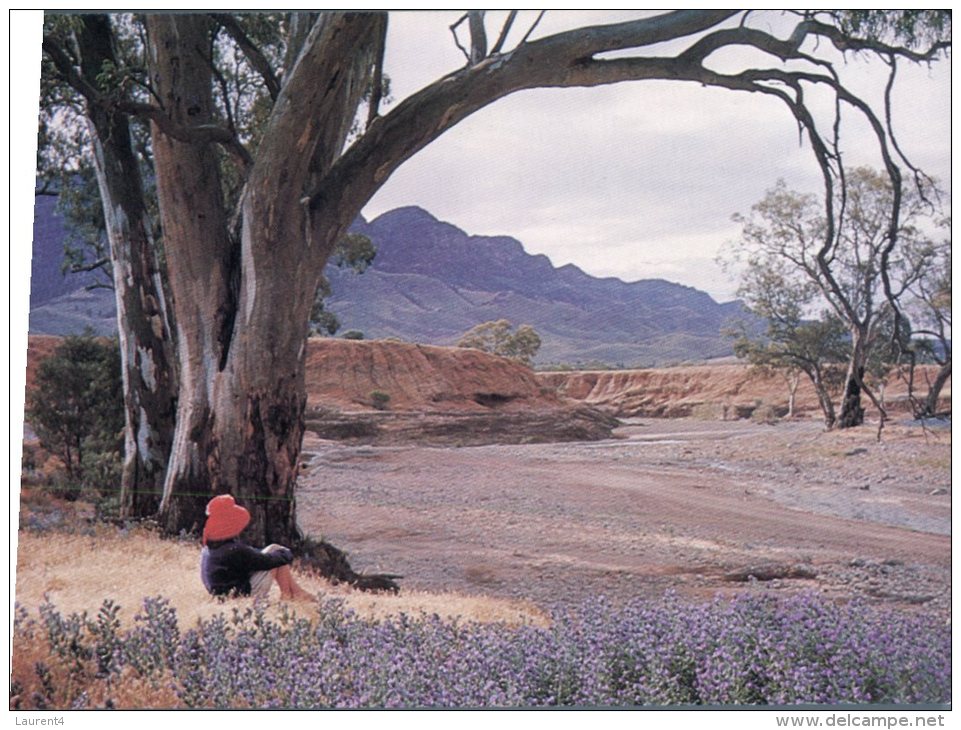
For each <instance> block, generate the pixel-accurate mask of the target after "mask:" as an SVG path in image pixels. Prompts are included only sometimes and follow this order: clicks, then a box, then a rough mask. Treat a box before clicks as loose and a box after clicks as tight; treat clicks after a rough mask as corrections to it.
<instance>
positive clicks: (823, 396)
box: [805, 369, 837, 431]
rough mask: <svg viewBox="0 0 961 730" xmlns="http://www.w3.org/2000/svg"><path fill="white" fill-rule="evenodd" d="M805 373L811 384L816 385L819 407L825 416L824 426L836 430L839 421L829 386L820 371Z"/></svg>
mask: <svg viewBox="0 0 961 730" xmlns="http://www.w3.org/2000/svg"><path fill="white" fill-rule="evenodd" d="M805 372H806V373H807V376H808V377H809V378H810V379H811V383H813V384H814V392H815V393H817V396H818V405H819V406H820V407H821V413H822V414H823V415H824V426H825V428H827V429H828V430H829V431H830V430H831V429H832V428H834V424H835V423H836V421H837V419H836V418H835V415H834V401H833V400H832V399H831V394H830V393H829V392H828V389H827V385H826V384H825V382H824V378H823V377H822V375H821V373H820V371H819V370H817V369H814V370H811V371H807V370H805Z"/></svg>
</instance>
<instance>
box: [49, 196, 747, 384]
mask: <svg viewBox="0 0 961 730" xmlns="http://www.w3.org/2000/svg"><path fill="white" fill-rule="evenodd" d="M55 204H56V201H55V199H54V198H49V197H40V198H37V207H36V218H35V223H34V251H33V270H32V275H31V299H30V332H31V334H55V335H65V334H79V333H81V332H83V331H84V330H85V329H87V328H89V329H91V330H92V331H93V332H95V333H97V334H110V333H112V332H114V331H116V322H115V306H116V305H115V303H114V300H113V292H111V291H109V290H106V289H93V290H87V289H85V286H86V285H89V284H90V283H91V281H90V280H89V277H88V278H82V276H81V275H75V274H71V275H69V276H67V277H64V275H63V273H62V271H61V264H62V261H63V242H64V238H65V237H66V235H67V233H66V230H65V228H64V226H63V223H62V221H61V219H60V218H59V217H58V216H56V214H55V210H54V206H55ZM354 230H356V231H358V232H361V233H364V234H366V235H368V236H369V237H370V238H371V240H372V241H373V243H374V245H375V246H376V247H377V256H376V258H375V260H374V262H373V265H372V266H371V267H370V268H369V269H368V270H367V271H366V272H365V273H364V274H362V275H358V274H356V273H354V272H353V271H352V270H344V269H338V268H336V267H334V266H329V267H328V269H327V275H328V278H330V280H331V283H332V286H333V296H332V298H331V299H330V301H329V303H328V306H329V308H330V309H331V310H332V311H333V312H335V313H336V314H337V315H338V317H339V318H340V320H341V322H342V325H343V329H344V330H350V329H353V330H360V331H362V332H363V333H364V334H365V335H366V337H367V338H368V339H386V338H391V337H394V338H399V339H401V340H405V341H408V342H422V343H427V344H434V345H452V344H454V343H456V342H457V340H458V339H459V338H460V336H461V335H463V334H464V333H465V332H466V331H467V330H469V329H470V328H472V327H474V326H475V325H477V324H480V323H482V322H486V321H490V320H496V319H508V320H510V321H511V322H513V323H514V324H515V325H520V324H530V325H532V326H533V327H534V328H535V329H536V330H537V331H538V332H539V333H540V335H541V337H542V340H543V345H542V347H541V351H540V353H539V355H538V358H537V362H538V363H540V364H546V363H565V364H580V365H581V366H585V365H586V364H587V363H598V362H600V363H606V364H610V365H616V364H622V365H629V366H634V367H647V366H655V365H658V366H659V365H665V364H669V363H675V362H681V361H690V360H697V361H701V360H706V359H710V358H715V357H720V356H723V355H727V354H730V352H731V347H730V342H729V341H728V340H726V339H725V338H724V337H722V336H721V334H720V331H721V328H722V327H723V326H724V324H725V323H726V322H727V321H728V320H729V319H730V318H731V317H732V316H737V315H739V314H740V313H741V308H740V305H739V304H737V303H736V302H731V303H727V304H718V303H717V302H715V301H714V300H713V299H711V297H709V296H708V295H707V294H705V293H704V292H701V291H698V290H696V289H693V288H691V287H686V286H681V285H680V284H674V283H671V282H667V281H664V280H660V279H647V280H642V281H635V282H630V283H628V282H624V281H621V280H620V279H615V278H597V277H593V276H590V275H588V274H586V273H585V272H583V271H581V270H580V269H579V268H577V267H576V266H572V265H567V266H562V267H559V268H558V267H555V266H554V265H553V264H552V263H551V261H550V260H549V259H548V258H547V257H546V256H543V255H539V256H534V255H531V254H529V253H527V252H526V251H525V250H524V246H523V245H522V244H521V242H520V241H517V240H516V239H513V238H509V237H507V236H472V235H469V234H468V233H466V232H464V231H462V230H460V229H459V228H457V227H456V226H453V225H451V224H449V223H445V222H443V221H439V220H437V219H436V218H435V217H434V216H432V215H431V214H430V213H428V212H427V211H425V210H422V209H421V208H417V207H407V208H399V209H397V210H393V211H390V212H388V213H384V214H383V215H381V216H379V217H378V218H376V219H375V220H373V221H370V222H367V221H364V220H362V219H359V220H358V221H357V222H356V223H355V225H354Z"/></svg>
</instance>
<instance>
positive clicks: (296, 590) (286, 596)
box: [270, 565, 314, 601]
mask: <svg viewBox="0 0 961 730" xmlns="http://www.w3.org/2000/svg"><path fill="white" fill-rule="evenodd" d="M270 572H271V573H273V576H274V580H275V581H276V582H277V585H278V586H279V587H280V597H281V598H282V599H283V600H285V601H312V600H314V597H313V596H312V595H311V594H310V593H308V592H307V591H305V590H304V589H303V588H301V587H300V586H299V585H298V584H297V581H295V580H294V574H293V573H291V572H290V566H289V565H281V566H280V567H279V568H274V569H273V570H272V571H270Z"/></svg>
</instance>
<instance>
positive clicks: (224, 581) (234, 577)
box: [200, 494, 313, 601]
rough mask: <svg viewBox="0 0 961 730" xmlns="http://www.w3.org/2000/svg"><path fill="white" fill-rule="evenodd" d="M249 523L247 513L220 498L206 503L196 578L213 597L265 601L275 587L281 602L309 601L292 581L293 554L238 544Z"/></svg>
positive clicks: (224, 496)
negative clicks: (276, 586)
mask: <svg viewBox="0 0 961 730" xmlns="http://www.w3.org/2000/svg"><path fill="white" fill-rule="evenodd" d="M249 523H250V512H248V511H247V510H246V509H245V508H244V507H241V506H240V505H239V504H237V503H236V502H235V501H234V498H233V497H232V496H230V495H229V494H221V495H219V496H217V497H214V498H213V499H211V500H210V502H208V503H207V523H206V524H205V525H204V535H203V546H204V547H203V550H202V551H201V556H200V577H201V580H203V584H204V587H206V589H207V592H208V593H210V594H211V595H213V596H230V595H238V596H253V597H254V598H266V597H267V596H268V594H269V593H270V586H271V585H272V584H273V583H276V584H277V585H278V587H279V588H280V597H281V598H282V599H284V600H294V601H309V600H313V596H311V595H310V594H309V593H308V592H307V591H305V590H304V589H303V588H301V587H300V586H299V585H297V583H296V582H295V581H294V576H293V575H292V574H291V572H290V563H291V562H292V561H293V559H294V554H293V553H292V552H291V551H290V549H289V548H286V547H284V546H282V545H268V546H267V547H265V548H264V549H263V550H258V549H257V548H255V547H251V546H250V545H248V544H247V543H245V542H243V541H241V540H240V533H241V532H243V530H244V528H245V527H247V525H248V524H249Z"/></svg>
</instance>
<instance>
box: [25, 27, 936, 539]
mask: <svg viewBox="0 0 961 730" xmlns="http://www.w3.org/2000/svg"><path fill="white" fill-rule="evenodd" d="M875 12H876V13H880V15H877V14H875V15H871V14H870V11H869V13H868V14H866V15H862V16H852V15H851V14H832V13H823V14H822V13H813V12H812V13H795V14H788V15H786V16H784V18H785V19H786V21H787V22H789V24H790V26H791V27H790V29H789V31H788V33H786V34H785V35H783V36H781V35H778V34H775V33H774V32H772V31H770V30H769V28H770V25H769V23H768V22H766V20H764V19H763V16H762V15H759V14H756V13H751V12H746V11H717V10H691V11H678V12H669V13H663V14H656V15H652V16H651V17H646V18H644V19H640V20H635V21H630V22H623V23H617V24H613V25H603V26H593V27H582V28H577V29H574V30H570V31H566V32H561V33H557V34H554V35H548V36H545V37H540V38H534V37H533V36H534V33H533V32H532V31H533V30H534V29H533V27H528V28H521V27H518V26H519V23H518V20H517V19H518V15H517V14H516V13H514V12H511V13H507V14H504V15H502V16H500V17H501V18H502V19H503V20H502V23H501V24H500V27H499V28H497V33H496V36H493V35H492V36H491V37H490V39H489V38H488V26H489V25H490V24H491V22H492V18H493V14H488V15H485V13H484V12H482V11H471V12H468V13H467V14H465V16H464V18H463V19H464V20H466V21H467V22H466V24H464V23H460V24H457V27H455V28H454V32H455V36H456V35H457V34H460V36H461V37H463V38H465V39H469V40H465V41H464V43H463V45H462V49H463V50H464V55H465V64H464V66H463V67H462V68H461V69H459V70H457V71H455V72H453V73H450V74H447V75H446V76H444V77H442V78H439V79H437V80H436V81H435V82H433V83H431V84H429V85H427V86H426V87H424V88H423V89H421V90H420V91H418V92H416V93H414V94H412V95H411V96H409V97H408V98H406V99H404V100H403V101H401V102H399V103H397V104H396V105H394V106H392V107H391V109H390V110H389V111H386V110H385V109H383V108H382V107H383V106H384V105H383V104H382V88H383V74H384V57H385V46H386V41H385V39H386V31H387V23H388V17H387V15H386V14H383V13H369V12H330V13H319V14H315V13H302V14H284V15H277V16H271V18H270V19H269V23H272V24H273V27H272V29H270V30H271V32H270V33H267V32H265V31H264V28H263V27H262V26H263V25H264V23H265V22H267V21H265V20H264V17H263V16H259V17H258V16H223V15H215V16H214V15H199V14H196V15H191V14H161V15H146V16H144V17H143V18H142V19H134V21H133V22H135V23H138V24H140V25H141V27H142V29H143V43H144V45H145V48H146V66H147V73H146V75H144V76H138V73H137V72H138V71H139V70H138V69H132V68H122V67H118V65H117V64H113V62H111V64H113V65H109V66H107V67H104V68H103V73H100V74H97V75H96V76H95V77H93V78H91V77H90V76H89V75H87V74H81V73H78V72H77V59H75V58H74V59H71V57H70V56H71V54H75V53H78V52H79V49H78V47H77V45H76V44H72V45H68V44H66V43H63V42H58V39H57V38H55V37H53V36H52V35H49V34H48V35H47V37H46V38H45V42H44V48H45V51H46V53H47V56H48V58H49V59H51V60H52V61H53V62H54V63H55V64H56V66H57V69H58V71H59V73H61V74H62V77H63V78H64V79H65V80H66V81H67V82H68V83H73V84H76V86H75V88H77V89H78V90H80V91H81V93H82V94H83V96H84V98H85V99H86V103H87V104H88V105H89V107H90V108H91V109H98V110H102V111H103V112H104V114H105V115H106V116H107V118H109V119H117V118H122V117H135V118H138V119H146V120H149V122H150V125H151V132H152V151H153V157H154V159H153V165H154V166H153V169H154V176H155V182H156V187H157V195H158V199H159V204H160V214H161V223H162V228H163V246H164V252H165V258H166V262H167V267H168V272H167V273H168V277H169V289H170V292H171V295H172V303H171V307H170V311H171V312H172V315H173V317H172V318H173V320H174V322H175V328H176V359H177V363H178V367H179V372H178V376H179V378H178V383H179V386H178V393H177V414H176V427H175V430H174V433H173V438H172V446H171V455H170V460H169V464H168V466H167V471H166V477H165V482H164V489H163V499H162V503H161V507H160V519H161V522H162V524H163V525H164V527H165V529H167V530H168V531H172V532H176V531H179V530H181V529H192V528H195V527H196V526H197V525H198V524H200V523H201V522H202V520H203V510H204V504H205V503H206V501H207V499H208V498H209V497H210V496H211V495H212V494H218V493H223V492H228V491H229V492H231V493H233V494H234V495H236V496H237V497H238V498H239V499H241V500H243V501H244V503H245V504H247V505H249V506H250V507H251V512H252V513H253V521H252V525H251V528H250V529H251V533H252V539H254V540H264V541H282V542H294V541H296V540H297V538H298V537H299V532H298V529H297V523H296V513H295V501H294V485H295V482H296V479H297V472H298V463H299V456H300V448H301V440H302V437H303V433H304V409H305V402H306V397H305V383H304V355H305V342H306V339H305V338H306V331H307V326H306V325H307V322H308V319H309V316H310V312H311V308H312V305H313V303H314V294H315V292H316V290H317V285H318V282H319V281H320V277H321V275H322V270H323V267H324V265H325V263H326V261H327V259H328V257H329V256H330V254H331V252H332V250H333V249H334V246H335V244H336V242H337V241H338V239H339V238H340V237H341V236H342V235H343V234H344V232H345V231H346V230H347V228H348V226H349V225H350V224H351V223H352V221H353V220H354V219H355V217H356V216H357V215H358V214H359V212H360V211H361V209H362V207H363V206H364V205H365V204H366V203H367V201H368V200H370V198H371V197H372V196H373V195H374V193H375V192H376V191H377V190H378V189H379V188H380V186H382V185H383V184H384V182H385V181H386V180H387V179H388V178H389V177H390V176H391V174H392V173H393V172H394V171H395V170H396V169H397V168H398V167H399V166H400V165H401V164H402V163H403V162H404V161H405V160H407V159H409V158H410V157H411V156H412V155H414V154H416V153H417V152H418V151H419V150H421V149H423V148H424V147H426V146H427V145H429V144H430V143H431V142H432V141H434V140H435V139H437V138H438V137H439V136H440V135H441V134H443V133H444V132H445V131H446V130H448V129H450V128H452V127H453V126H454V125H456V124H458V123H459V122H461V121H462V120H464V119H465V118H467V117H468V116H470V115H471V114H473V113H474V112H476V111H477V110H479V109H482V108H483V107H485V106H487V105H489V104H491V103H493V102H495V101H497V100H498V99H501V98H503V97H505V96H507V95H509V94H512V93H514V92H517V91H521V90H524V89H533V88H544V87H575V86H597V85H601V84H614V83H619V82H626V81H649V80H669V81H676V82H689V83H693V84H698V85H703V86H709V87H719V88H724V89H730V90H734V91H743V92H748V93H754V94H760V95H763V96H768V97H773V98H774V99H777V100H778V101H779V102H781V103H783V105H784V106H785V108H786V110H787V113H788V114H789V115H790V117H791V118H792V119H793V120H795V121H796V123H797V124H798V125H799V127H800V128H801V129H802V130H803V133H804V135H805V137H806V139H807V140H808V143H809V144H810V146H811V149H812V151H813V154H814V158H815V159H816V160H817V162H818V164H819V166H820V169H821V170H822V172H823V180H824V187H825V194H824V204H825V206H826V208H827V210H828V214H827V218H828V219H829V220H832V219H833V217H834V210H833V206H834V204H835V203H834V201H835V200H836V199H837V190H838V188H842V189H843V186H844V180H843V175H842V173H841V169H840V155H839V150H840V132H839V129H840V124H839V123H835V121H833V120H829V121H828V122H827V123H823V122H822V123H818V121H817V120H816V114H815V113H814V112H813V111H812V110H811V109H810V108H809V106H808V103H807V102H808V98H809V96H810V93H809V92H811V90H812V89H823V90H825V91H826V92H827V93H828V94H830V95H831V96H832V98H833V99H834V100H835V102H836V114H837V115H838V117H839V116H840V114H841V109H842V108H844V110H845V113H847V112H849V111H850V112H853V113H854V114H855V115H858V116H860V117H862V118H863V119H866V120H867V121H868V124H869V127H870V129H871V130H872V133H873V136H874V138H875V141H876V145H877V150H878V154H879V157H880V158H881V159H882V160H883V164H884V168H885V171H886V174H887V175H888V176H889V177H890V178H891V181H892V185H893V187H894V189H895V190H896V191H900V190H901V186H902V169H913V168H911V167H910V165H908V164H907V162H906V161H905V160H904V159H903V157H902V156H901V155H900V152H899V151H898V148H897V146H896V144H895V141H894V139H893V134H892V132H891V129H890V126H889V123H888V117H887V116H886V114H885V112H884V110H876V109H874V108H872V107H871V106H870V105H869V104H868V103H866V102H865V101H864V100H863V99H862V98H861V97H859V96H858V95H857V94H856V93H854V92H853V91H851V90H850V89H849V88H847V87H846V86H845V85H844V84H843V83H842V81H841V74H840V71H839V68H840V64H839V63H838V61H839V59H840V57H841V54H845V53H870V54H875V55H877V56H878V57H880V58H882V59H883V60H884V61H885V62H887V63H888V64H890V68H891V74H892V78H893V73H894V69H895V68H896V66H897V63H898V62H900V61H903V60H907V61H913V62H925V61H930V60H933V59H934V58H935V57H937V56H938V55H939V54H940V53H941V52H942V51H943V50H944V49H945V48H947V46H948V44H947V43H945V42H942V41H940V40H938V39H937V38H935V39H933V40H932V41H931V42H930V43H925V46H926V47H925V48H923V49H921V50H918V44H917V43H913V42H908V41H913V40H917V39H919V38H921V36H922V34H921V33H920V32H919V29H921V30H923V29H926V28H928V27H937V26H938V25H939V24H940V25H941V26H942V28H941V29H942V31H943V30H944V28H943V26H944V24H945V23H944V21H945V18H947V17H949V16H945V15H943V14H941V15H939V14H938V13H936V12H933V13H932V14H930V15H929V16H927V17H920V16H919V17H920V20H919V19H918V18H917V17H915V15H914V12H915V11H904V12H902V13H900V14H897V13H895V14H891V15H890V17H889V16H888V15H885V13H884V12H883V11H875ZM756 18H760V20H759V21H757V22H755V19H756ZM891 18H894V19H903V18H908V19H909V20H910V21H911V22H909V23H908V24H907V25H899V24H892V23H890V22H888V21H889V20H890V19H891ZM538 19H539V18H538ZM254 20H256V21H257V23H258V24H259V25H258V27H257V29H256V32H254V31H253V30H252V28H253V27H254V25H253V21H254ZM852 20H853V21H854V22H852ZM932 20H933V22H931V21H932ZM947 23H948V24H949V20H948V21H947ZM535 25H536V22H535ZM267 36H269V37H270V43H269V44H268V43H266V42H261V39H264V38H266V37H267ZM225 39H226V40H225ZM905 39H907V40H905ZM489 40H493V42H492V43H491V42H489ZM228 41H229V44H230V48H231V49H232V50H231V52H230V53H229V54H224V53H223V47H224V46H223V43H224V42H228ZM275 41H276V42H275ZM459 45H461V44H460V43H459ZM665 49H670V50H665ZM730 49H746V50H750V51H752V52H760V53H761V54H762V55H763V57H764V58H766V59H767V62H766V63H759V64H756V65H752V66H751V67H750V68H746V69H744V70H741V71H739V72H730V73H722V72H719V71H716V70H713V69H712V66H711V60H712V58H713V57H714V56H715V54H717V53H720V52H722V51H726V50H730ZM839 52H840V53H839ZM226 55H229V59H230V62H231V63H233V64H236V65H238V66H239V65H243V66H244V67H245V68H246V69H248V70H249V71H251V72H252V73H253V74H256V76H257V77H258V81H257V91H258V95H257V100H256V104H255V105H254V106H253V107H252V108H253V109H254V110H255V111H256V112H257V113H258V114H259V115H260V118H261V120H262V123H261V124H260V125H259V126H258V131H257V133H256V134H250V133H245V132H244V131H243V130H242V129H241V128H240V127H239V125H238V124H237V123H236V122H237V120H236V118H235V115H234V111H235V109H234V108H233V107H232V106H231V105H230V103H229V94H227V93H225V92H224V90H225V89H229V88H230V83H229V81H230V79H229V76H228V73H227V71H226V70H225V65H224V63H223V61H224V58H225V56H226ZM752 57H756V53H755V55H754V56H752ZM58 59H59V60H58ZM120 66H122V63H121V64H120ZM108 71H109V72H108ZM130 79H134V80H135V81H136V82H135V83H134V82H131V81H130ZM142 90H146V93H142ZM889 92H890V86H889ZM117 174H122V173H121V171H120V169H119V167H117V166H115V165H107V166H105V169H104V175H105V177H107V178H110V177H111V176H113V175H117ZM225 190H236V191H237V194H236V195H226V194H225ZM898 215H899V198H898V196H897V195H896V196H895V199H894V202H893V205H892V209H891V211H890V219H891V226H890V230H891V232H892V235H891V239H890V242H889V243H890V246H892V247H893V246H895V245H896V231H897V230H898V226H897V220H898ZM837 243H838V242H837V240H836V232H835V231H834V230H831V229H830V228H829V230H826V231H825V233H824V243H823V246H824V249H825V251H826V252H829V251H830V250H831V248H832V247H833V246H836V245H837ZM826 255H827V254H826ZM138 277H139V274H138V273H137V272H133V275H132V276H131V277H130V278H129V279H121V280H120V281H119V282H118V285H119V286H120V287H122V288H126V287H128V286H129V287H133V288H135V289H137V288H139V287H140V285H141V283H142V282H141V280H140V279H139V278H138ZM120 296H121V293H118V300H119V298H120Z"/></svg>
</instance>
